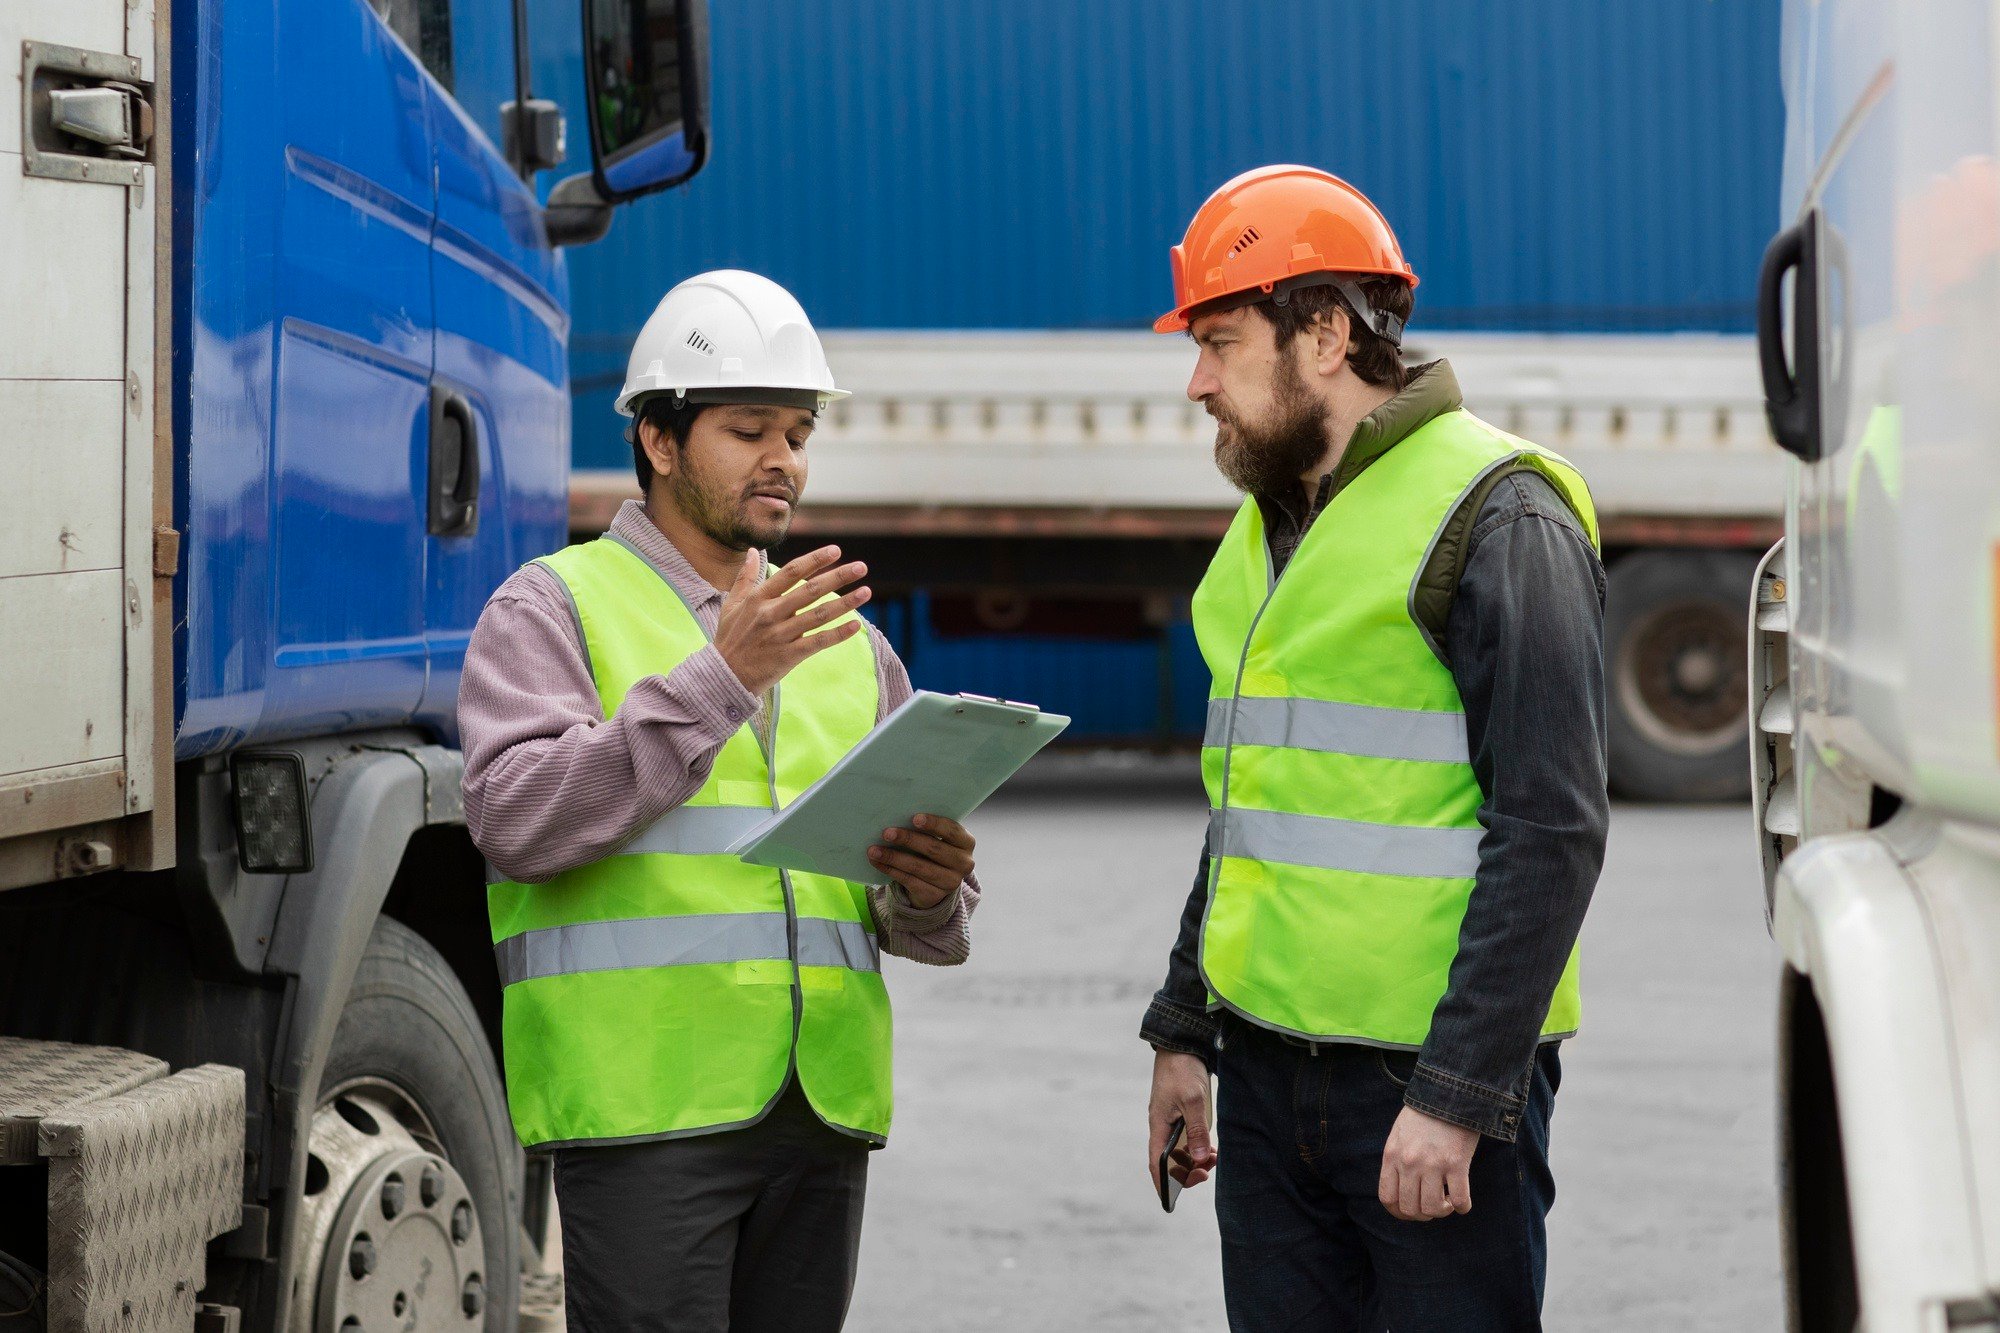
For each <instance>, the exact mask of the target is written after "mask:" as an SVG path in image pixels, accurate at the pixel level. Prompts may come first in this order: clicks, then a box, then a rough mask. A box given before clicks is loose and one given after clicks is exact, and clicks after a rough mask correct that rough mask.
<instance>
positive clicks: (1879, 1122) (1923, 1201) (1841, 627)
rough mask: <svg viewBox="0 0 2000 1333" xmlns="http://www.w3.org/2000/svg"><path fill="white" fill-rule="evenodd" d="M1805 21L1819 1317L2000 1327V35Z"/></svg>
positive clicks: (1807, 935)
mask: <svg viewBox="0 0 2000 1333" xmlns="http://www.w3.org/2000/svg"><path fill="white" fill-rule="evenodd" d="M1785 22H1786V33H1785V92H1786V106H1787V117H1788V124H1787V134H1786V169H1785V175H1786V182H1785V191H1784V194H1785V208H1786V213H1787V222H1788V223H1790V224H1792V226H1793V227H1794V228H1795V229H1796V230H1795V231H1793V232H1790V233H1788V235H1791V236H1793V237H1794V238H1795V239H1796V240H1797V241H1798V243H1799V244H1800V245H1801V246H1802V247H1804V248H1803V249H1802V251H1801V252H1800V253H1802V254H1803V255H1804V256H1805V258H1804V259H1803V260H1801V262H1800V263H1799V265H1798V267H1797V269H1796V271H1795V272H1793V273H1792V274H1791V276H1790V278H1789V280H1788V287H1787V289H1786V291H1785V294H1784V296H1783V301H1782V304H1780V303H1778V302H1776V301H1774V302H1773V305H1774V307H1775V308H1776V310H1777V312H1778V315H1777V318H1775V319H1770V320H1767V321H1766V326H1765V328H1764V330H1763V334H1764V337H1765V339H1766V341H1767V344H1769V345H1770V346H1772V347H1775V345H1776V339H1777V338H1778V337H1779V336H1780V335H1781V334H1782V336H1783V338H1784V339H1785V341H1786V343H1787V344H1788V347H1789V364H1790V366H1791V367H1794V368H1795V369H1793V370H1792V371H1790V373H1791V374H1792V375H1793V376H1794V379H1795V382H1796V384H1798V385H1802V386H1804V389H1803V390H1801V392H1800V393H1798V394H1793V393H1790V392H1788V391H1787V389H1786V387H1785V386H1784V385H1782V384H1781V385H1780V386H1779V387H1778V388H1777V389H1776V390H1775V391H1774V392H1773V394H1772V398H1773V401H1774V402H1775V403H1777V404H1779V406H1777V407H1774V409H1773V411H1774V417H1775V416H1776V415H1778V414H1779V413H1781V412H1782V411H1784V410H1787V405H1788V404H1789V405H1797V404H1800V403H1805V402H1807V401H1808V400H1811V401H1812V402H1813V403H1814V405H1815V406H1816V416H1817V421H1816V422H1814V423H1812V425H1813V429H1811V430H1810V431H1809V432H1807V433H1806V434H1808V435H1809V437H1810V441H1811V442H1810V443H1809V444H1808V445H1807V447H1806V449H1805V453H1806V455H1808V457H1807V458H1806V459H1805V460H1804V461H1801V462H1800V463H1798V464H1794V465H1792V469H1791V473H1792V475H1791V479H1790V483H1789V487H1788V495H1787V502H1786V536H1785V540H1784V542H1783V545H1782V549H1781V550H1779V551H1777V552H1775V553H1774V556H1773V557H1772V558H1771V559H1770V560H1769V561H1768V562H1767V566H1766V569H1765V571H1764V573H1763V575H1762V576H1761V577H1760V580H1759V598H1758V605H1757V607H1756V608H1755V609H1754V610H1753V613H1752V615H1753V631H1752V660H1751V665H1750V674H1751V679H1752V685H1753V689H1754V690H1756V692H1757V694H1756V697H1755V698H1753V701H1752V706H1753V708H1754V709H1755V710H1756V712H1757V714H1758V716H1759V729H1760V730H1759V735H1758V736H1757V738H1756V739H1755V741H1754V742H1753V751H1754V761H1755V763H1754V766H1755V769H1756V775H1757V776H1756V784H1755V795H1756V813H1757V818H1758V821H1759V840H1760V844H1761V846H1762V847H1763V849H1764V853H1765V857H1764V859H1765V865H1766V874H1767V888H1768V890H1769V892H1770V894H1771V907H1772V914H1773V933H1774V936H1775V938H1776V939H1777V942H1778V944H1779V945H1780V947H1781V949H1782V952H1783V954H1784V959H1785V980H1784V986H1785V993H1786V1004H1785V1012H1786V1015H1787V1021H1786V1026H1785V1031H1784V1033H1783V1039H1782V1041H1781V1052H1782V1068H1781V1071H1780V1077H1781V1081H1782V1088H1783V1094H1784V1101H1785V1111H1784V1117H1783V1119H1784V1134H1783V1143H1784V1154H1785V1161H1784V1165H1783V1169H1782V1172H1781V1178H1782V1183H1783V1187H1784V1204H1785V1221H1786V1228H1787V1238H1788V1242H1789V1243H1788V1245H1787V1252H1788V1256H1789V1259H1790V1274H1789V1276H1790V1282H1791V1286H1792V1293H1791V1294H1792V1300H1793V1309H1794V1319H1795V1325H1794V1326H1795V1327H1798V1328H1801V1329H1806V1330H1816V1329H1820V1328H1836V1327H1837V1328H1841V1329H1842V1330H1843V1333H1845V1330H1846V1329H1848V1328H1852V1327H1855V1326H1856V1325H1857V1321H1858V1325H1859V1326H1861V1327H1865V1328H1866V1329H1868V1330H1870V1331H1871V1333H1882V1331H1884V1330H1905V1329H1908V1330H1918V1329H1924V1330H1934V1329H1936V1330H1941V1329H1947V1328H1951V1329H1958V1328H2000V715H1996V681H2000V675H1996V652H1997V651H2000V645H1996V624H2000V621H1997V620H1996V592H2000V586H1996V581H2000V444H1996V440H1995V431H1996V423H2000V375H1996V374H1995V372H1994V366H1995V364H1996V362H1997V361H2000V99H1996V89H2000V78H1996V73H2000V24H1996V14H1995V12H1994V9H1993V7H1992V6H1991V5H1989V4H1980V3H1971V2H1970V0H1912V2H1910V3H1903V4H1898V5H1882V4H1879V3H1874V2H1873V0H1825V2H1824V3H1817V4H1812V3H1797V2H1794V3H1788V4H1787V6H1786V19H1785ZM1784 239H1785V238H1784V237H1781V238H1780V243H1782V242H1783V241H1784ZM1778 244H1779V243H1774V251H1775V250H1776V249H1777V245H1778ZM1773 273H1774V270H1773V269H1772V268H1770V267H1767V279H1768V277H1769V276H1770V275H1772V274H1773ZM1776 290H1777V289H1776V288H1775V287H1773V291H1774V292H1775V291H1776ZM1780 378H1782V373H1781V376H1780ZM1815 380H1816V384H1815V383H1814V382H1813V381H1815ZM1811 389H1816V393H1808V392H1805V390H1811ZM1801 420H1803V418H1801ZM1779 436H1780V439H1781V440H1784V439H1785V438H1786V432H1785V431H1784V430H1780V431H1779ZM1815 451H1816V452H1817V455H1818V456H1817V457H1816V458H1815V457H1810V455H1811V454H1813V453H1814V452H1815Z"/></svg>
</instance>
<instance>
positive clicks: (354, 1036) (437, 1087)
mask: <svg viewBox="0 0 2000 1333" xmlns="http://www.w3.org/2000/svg"><path fill="white" fill-rule="evenodd" d="M371 1080H372V1081H379V1082H386V1083H390V1084H393V1085H395V1086H396V1087H397V1088H399V1089H401V1090H402V1091H403V1092H404V1093H405V1094H407V1096H408V1097H409V1099H410V1100H411V1101H412V1102H414V1103H415V1104H416V1106H417V1108H418V1109H419V1110H420V1111H421V1112H422V1114H423V1116H424V1117H425V1119H426V1120H428V1122H429V1128H430V1130H431V1132H432V1133H433V1134H434V1135H435V1138H436V1141H437V1148H438V1149H439V1150H441V1152H442V1155H443V1156H444V1158H445V1159H446V1160H447V1161H449V1162H450V1163H451V1165H452V1167H453V1169H455V1170H456V1171H457V1172H458V1173H459V1175H460V1176H461V1177H463V1178H464V1181H465V1184H466V1186H467V1187H468V1188H469V1190H470V1191H471V1195H472V1201H473V1207H474V1209H475V1210H476V1212H477V1214H478V1218H479V1231H480V1235H481V1237H482V1239H483V1240H484V1242H485V1256H486V1270H485V1292H486V1300H485V1309H484V1315H485V1320H484V1326H485V1329H486V1333H514V1329H515V1327H516V1324H517V1322H518V1318H519V1314H520V1298H519V1283H520V1257H521V1256H520V1246H521V1220H520V1219H521V1170H522V1154H521V1148H520V1143H519V1141H518V1140H517V1139H516V1138H515V1137H514V1127H513V1122H512V1121H511V1119H510V1118H509V1116H508V1113H507V1096H506V1092H505V1090H504V1088H503V1086H502V1084H501V1081H500V1071H499V1069H498V1068H497V1067H496V1066H495V1065H494V1062H493V1052H492V1048H491V1047H490V1046H489V1045H488V1044H487V1041H486V1036H485V1033H484V1032H483V1031H482V1029H481V1027H480V1023H479V1019H478V1017H477V1015H476V1014H475V1013H474V1011H473V1008H472V1001H471V999H470V998H469V997H468V996H467V995H466V993H465V987H464V986H462V985H460V984H459V980H458V978H457V976H455V975H454V974H453V973H452V970H451V968H450V967H448V966H447V965H446V964H445V961H444V959H443V958H442V957H441V956H440V955H439V954H438V951H437V950H436V949H434V948H432V947H431V945H430V943H429V941H427V940H425V939H424V938H423V937H422V936H421V935H418V934H417V933H416V932H415V931H413V930H411V929H410V928H409V927H407V926H405V925H403V924H402V923H401V922H399V921H395V920H392V919H390V918H389V917H382V918H381V919H380V920H378V921H377V922H376V924H375V929H374V932H373V934H372V935H370V937H369V940H368V947H367V949H366V950H365V951H364V952H363V954H362V957H361V965H360V966H359V967H358V968H357V969H356V970H355V974H354V987H353V989H352V991H350V992H349V994H348V997H347V1004H346V1006H345V1007H344V1008H343V1009H342V1010H341V1013H340V1023H339V1025H338V1026H337V1027H336V1029H335V1031H334V1036H333V1048H332V1050H331V1051H330V1052H329V1053H328V1056H327V1062H326V1071H325V1073H324V1074H323V1075H322V1077H321V1081H320V1089H321V1092H320V1100H321V1102H322V1103H324V1102H326V1101H328V1100H329V1099H330V1098H332V1097H333V1096H334V1095H335V1093H336V1092H337V1090H339V1089H340V1088H342V1087H345V1086H351V1085H354V1084H356V1083H357V1082H362V1081H371Z"/></svg>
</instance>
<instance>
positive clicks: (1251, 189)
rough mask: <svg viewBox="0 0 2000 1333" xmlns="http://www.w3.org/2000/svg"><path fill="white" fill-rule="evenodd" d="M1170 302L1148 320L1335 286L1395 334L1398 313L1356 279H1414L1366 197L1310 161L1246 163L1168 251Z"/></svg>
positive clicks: (1177, 318)
mask: <svg viewBox="0 0 2000 1333" xmlns="http://www.w3.org/2000/svg"><path fill="white" fill-rule="evenodd" d="M1173 267H1174V308H1173V309H1172V310H1169V311H1168V312H1167V313H1166V314H1164V315H1161V316H1160V317H1159V318H1158V319H1156V320H1154V321H1153V331H1154V332H1155V333H1178V332H1180V331H1181V330H1182V329H1184V328H1186V327H1187V326H1188V316H1189V314H1190V313H1192V312H1193V311H1194V310H1195V309H1196V308H1197V307H1200V306H1207V305H1211V304H1213V303H1216V302H1223V301H1226V300H1227V298H1230V297H1235V298H1237V299H1236V300H1235V301H1233V302H1229V303H1228V304H1224V305H1217V306H1216V307H1215V308H1217V309H1228V308H1229V305H1248V304H1249V303H1250V302H1252V301H1262V300H1273V301H1276V302H1278V303H1279V304H1280V305H1282V304H1284V302H1285V299H1286V298H1287V296H1289V294H1290V293H1292V292H1294V291H1296V290H1298V289H1299V288H1300V287H1332V288H1334V289H1336V290H1337V291H1339V292H1340V294H1341V295H1342V296H1345V297H1346V298H1347V301H1348V304H1349V305H1352V306H1353V307H1354V311H1355V313H1356V314H1358V315H1360V316H1361V318H1362V320H1363V321H1365V322H1366V323H1367V324H1368V326H1369V327H1370V328H1372V329H1373V330H1374V331H1375V332H1376V333H1378V334H1380V335H1381V336H1382V337H1384V338H1387V339H1388V340H1389V341H1390V342H1392V343H1400V342H1401V341H1402V337H1403V321H1402V320H1400V319H1398V318H1396V316H1394V315H1392V314H1390V313H1389V312H1388V311H1386V310H1376V309H1373V308H1372V307H1371V306H1370V305H1369V304H1368V300H1367V298H1366V297H1365V296H1363V295H1362V294H1361V289H1360V288H1359V287H1357V286H1356V285H1355V284H1354V282H1353V279H1354V278H1356V277H1390V278H1401V279H1403V280H1404V281H1405V282H1407V283H1409V284H1410V286H1412V287H1415V286H1416V285H1417V275H1416V273H1415V271H1414V270H1412V269H1411V268H1410V266H1409V264H1408V263H1407V262H1405V261H1404V259H1403V248H1402V247H1401V246H1399V245H1397V244H1396V233H1395V232H1393V231H1391V230H1390V229H1389V223H1388V221H1387V220H1386V219H1384V218H1383V216H1382V214H1381V212H1380V210H1378V209H1377V208H1376V207H1375V205H1373V204H1371V203H1369V202H1368V196H1366V195H1364V194H1362V193H1361V191H1359V190H1357V189H1355V188H1354V187H1353V186H1352V185H1349V184H1348V183H1347V182H1346V181H1344V180H1342V179H1340V177H1338V176H1334V175H1331V174H1329V173H1327V172H1324V171H1320V170H1318V169H1317V168H1314V167H1298V166H1274V167H1258V168H1257V169H1256V170H1254V171H1246V172H1244V173H1243V174H1242V175H1241V176H1238V177H1237V178H1236V179H1234V180H1232V181H1230V182H1229V183H1228V184H1227V185H1224V186H1223V187H1222V188H1221V189H1219V190H1217V191H1216V192H1215V193H1214V194H1212V195H1210V196H1209V197H1208V201H1207V202H1206V203H1204V204H1203V205H1202V206H1201V207H1200V208H1198V209H1196V210H1195V215H1194V221H1192V222H1190V223H1188V229H1187V236H1186V237H1185V238H1184V239H1183V240H1182V241H1181V243H1180V244H1179V245H1177V246H1175V247H1174V250H1173Z"/></svg>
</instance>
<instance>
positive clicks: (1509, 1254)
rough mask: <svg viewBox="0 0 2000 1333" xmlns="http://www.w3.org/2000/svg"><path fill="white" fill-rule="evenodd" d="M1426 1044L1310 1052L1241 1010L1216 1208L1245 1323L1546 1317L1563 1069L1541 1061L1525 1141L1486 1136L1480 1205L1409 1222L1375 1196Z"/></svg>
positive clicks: (1449, 1332) (1227, 1269)
mask: <svg viewBox="0 0 2000 1333" xmlns="http://www.w3.org/2000/svg"><path fill="white" fill-rule="evenodd" d="M1416 1058H1417V1057H1416V1052H1414V1051H1408V1052H1404V1051H1384V1050H1378V1049H1376V1048H1374V1047H1369V1046H1355V1045H1322V1046H1319V1047H1317V1048H1308V1047H1306V1046H1305V1045H1303V1044H1299V1045H1294V1044H1292V1043H1291V1042H1289V1041H1286V1040H1285V1039H1284V1038H1281V1037H1278V1036H1276V1035H1275V1034H1272V1033H1270V1032H1266V1031H1264V1030H1263V1029H1261V1028H1256V1027H1252V1026H1251V1025H1250V1024H1248V1023H1245V1022H1243V1021H1241V1020H1240V1019H1237V1018H1234V1017H1231V1018H1228V1019H1226V1020H1225V1022H1224V1026H1223V1044H1222V1051H1221V1053H1220V1056H1219V1057H1218V1059H1217V1062H1216V1079H1217V1095H1216V1110H1217V1116H1218V1125H1219V1131H1220V1141H1219V1143H1218V1144H1217V1148H1218V1150H1219V1152H1220V1155H1221V1160H1220V1163H1219V1165H1218V1168H1217V1171H1216V1175H1215V1188H1216V1193H1215V1211H1216V1217H1217V1220H1218V1222H1219V1223H1220V1225H1221V1230H1222V1287H1223V1297H1224V1301H1225V1303H1226V1304H1227V1306H1228V1310H1229V1326H1230V1328H1231V1329H1233V1330H1235V1333H1278V1330H1284V1329H1302V1330H1303V1329H1311V1330H1316V1331H1317V1330H1325V1331H1326V1333H1333V1330H1353V1331H1354V1333H1364V1331H1365V1333H1384V1330H1393V1331H1394V1333H1433V1331H1434V1330H1435V1331H1436V1333H1515V1331H1516V1330H1521V1329H1540V1328H1541V1326H1542V1320H1541V1309H1542V1279H1543V1275H1544V1274H1545V1272H1546V1271H1547V1267H1548V1236H1547V1231H1546V1227H1545V1223H1546V1219H1547V1217H1548V1212H1549V1208H1550V1207H1551V1205H1553V1204H1554V1202H1555V1194H1556V1189H1555V1180H1554V1178H1553V1177H1552V1176H1550V1174H1549V1113H1550V1111H1551V1109H1552V1108H1553V1106H1554V1102H1555V1094H1556V1087H1557V1085H1558V1084H1559V1083H1561V1081H1562V1065H1561V1062H1560V1059H1559V1058H1558V1056H1557V1054H1556V1048H1555V1046H1554V1045H1553V1044H1551V1045H1547V1046H1543V1047H1542V1048H1541V1049H1540V1051H1539V1053H1538V1054H1537V1056H1536V1059H1535V1071H1534V1078H1533V1082H1532V1086H1531V1089H1530V1092H1529V1095H1528V1106H1527V1110H1526V1112H1525V1113H1524V1114H1523V1115H1522V1117H1521V1127H1520V1133H1519V1135H1518V1137H1517V1138H1516V1139H1515V1141H1514V1142H1512V1143H1503V1142H1501V1141H1500V1140H1499V1139H1494V1138H1481V1139H1480V1141H1479V1146H1478V1148H1477V1150H1476V1151H1475V1152H1474V1153H1473V1157H1472V1170H1471V1188H1472V1211H1470V1212H1468V1213H1463V1214H1457V1215H1454V1216H1451V1217H1446V1218H1440V1219H1438V1220H1436V1221H1432V1222H1402V1221H1398V1220H1397V1219H1396V1218H1394V1217H1391V1216H1390V1215H1389V1212H1388V1210H1387V1209H1385V1208H1384V1207H1383V1206H1382V1204H1381V1202H1380V1200H1378V1199H1377V1197H1376V1187H1377V1183H1378V1181H1379V1180H1380V1177H1381V1172H1382V1149H1383V1146H1384V1145H1385V1144H1386V1143H1387V1142H1388V1138H1389V1128H1390V1126H1391V1125H1393V1124H1394V1123H1395V1120H1396V1116H1397V1115H1398V1114H1399V1113H1400V1112H1401V1111H1402V1109H1403V1085H1404V1084H1406V1083H1407V1082H1408V1081H1409V1076H1410V1073H1411V1071H1412V1070H1413V1069H1414V1067H1415V1065H1416Z"/></svg>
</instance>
